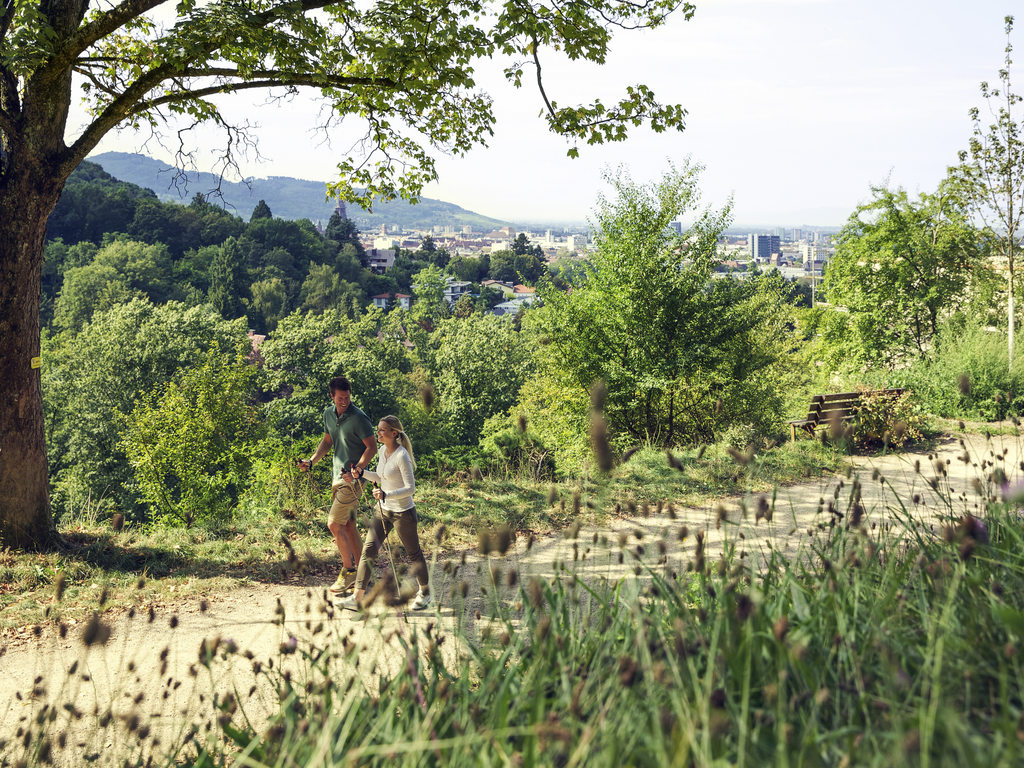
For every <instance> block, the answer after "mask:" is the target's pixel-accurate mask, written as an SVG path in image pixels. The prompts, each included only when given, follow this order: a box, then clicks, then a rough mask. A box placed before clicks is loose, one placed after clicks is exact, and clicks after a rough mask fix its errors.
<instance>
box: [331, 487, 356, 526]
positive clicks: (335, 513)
mask: <svg viewBox="0 0 1024 768" xmlns="http://www.w3.org/2000/svg"><path fill="white" fill-rule="evenodd" d="M364 485H365V481H363V480H357V481H356V482H355V483H345V482H341V483H338V484H337V485H335V486H333V487H332V488H331V510H330V511H329V512H328V513H327V525H329V526H330V525H333V524H335V523H337V524H338V525H345V524H346V523H348V521H349V520H351V519H353V518H354V517H355V514H356V507H358V506H359V498H360V497H361V496H362V495H363V486H364Z"/></svg>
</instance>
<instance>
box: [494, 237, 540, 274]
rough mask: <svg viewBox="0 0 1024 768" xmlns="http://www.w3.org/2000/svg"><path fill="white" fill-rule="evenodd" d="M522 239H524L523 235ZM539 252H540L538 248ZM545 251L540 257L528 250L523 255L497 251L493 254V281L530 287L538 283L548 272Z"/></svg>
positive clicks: (509, 251) (511, 251)
mask: <svg viewBox="0 0 1024 768" xmlns="http://www.w3.org/2000/svg"><path fill="white" fill-rule="evenodd" d="M521 237H524V236H522V235H521ZM537 250H540V248H539V247H538V248H537ZM543 255H544V254H543V251H542V252H541V254H540V255H539V256H538V255H537V253H535V252H534V251H533V250H532V249H529V248H527V249H526V250H525V251H524V252H523V253H516V252H515V251H514V250H508V251H497V252H496V253H492V254H491V262H490V274H491V279H492V280H501V281H502V282H508V283H518V282H522V283H525V284H528V285H533V284H534V283H536V282H537V281H538V280H539V279H540V278H541V276H542V275H544V274H545V273H546V272H547V265H546V264H545V263H544V258H543Z"/></svg>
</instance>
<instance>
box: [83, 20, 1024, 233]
mask: <svg viewBox="0 0 1024 768" xmlns="http://www.w3.org/2000/svg"><path fill="white" fill-rule="evenodd" d="M696 5H697V11H696V14H695V16H694V18H693V20H692V21H689V22H686V21H684V20H683V19H682V17H679V18H674V19H672V20H671V21H670V22H669V23H668V24H667V25H666V26H665V27H663V28H661V29H658V30H651V31H645V32H640V33H637V32H634V33H623V34H620V35H619V36H618V38H617V39H616V41H615V42H614V44H613V47H612V54H611V56H610V57H609V61H608V64H607V65H606V66H604V67H597V66H579V65H573V66H567V65H566V63H565V62H559V61H555V60H551V61H549V62H548V64H547V65H546V70H545V87H546V88H547V89H548V93H549V95H550V96H551V97H552V98H554V99H556V100H558V101H559V102H561V103H571V102H574V101H577V100H589V99H592V98H594V97H597V98H601V99H602V100H603V101H605V102H606V103H607V102H609V101H612V100H613V99H615V98H616V97H617V95H618V94H620V93H621V92H622V91H623V90H624V88H625V87H626V86H627V85H633V84H636V83H646V84H648V85H650V86H651V87H652V88H653V89H654V91H655V93H656V94H657V96H658V98H659V99H660V100H661V101H663V102H673V103H680V104H682V105H683V106H684V107H685V108H686V109H687V110H688V117H687V129H686V130H685V131H684V132H682V133H677V134H671V135H669V134H655V133H653V132H651V131H649V130H646V129H634V130H633V132H632V134H631V137H630V139H629V140H628V141H627V142H625V143H621V144H611V145H605V146H599V147H588V146H581V147H580V158H579V159H576V160H573V159H570V158H568V157H566V150H567V149H568V145H567V144H566V143H565V142H564V141H563V140H561V139H559V138H558V137H556V136H553V135H550V134H548V133H547V132H546V130H545V129H544V123H543V121H542V119H540V118H539V117H537V114H538V112H539V110H540V106H541V104H540V97H539V95H538V94H537V93H536V90H535V89H534V88H531V87H526V86H524V88H523V89H521V90H519V91H516V90H515V89H513V88H512V87H511V86H509V85H507V84H505V83H504V82H503V80H502V78H501V77H500V74H499V73H500V65H497V66H491V67H488V68H484V67H481V69H480V70H479V74H480V77H479V81H478V82H479V84H480V85H481V86H482V87H484V88H485V89H486V90H488V91H489V92H490V93H491V95H492V96H493V97H494V100H495V112H496V115H497V118H498V123H497V126H496V128H495V136H494V137H493V138H492V140H491V142H490V147H488V148H478V149H476V150H473V151H472V152H470V153H469V155H467V156H466V157H464V158H450V157H438V159H437V168H438V173H439V176H440V179H439V181H438V182H435V183H432V184H430V185H428V186H427V187H426V188H425V189H424V192H423V194H424V195H425V196H427V197H431V198H436V199H441V200H445V201H448V202H452V203H455V204H457V205H460V206H462V207H464V208H467V209H469V210H473V211H475V212H477V213H481V214H484V215H487V216H492V217H494V218H500V219H503V220H508V221H517V222H522V223H543V222H580V221H584V220H586V219H587V218H588V216H589V213H590V211H591V210H592V209H593V208H594V205H595V202H596V200H597V198H598V195H599V194H601V193H603V194H606V195H607V194H608V193H609V187H608V186H607V185H606V184H604V183H603V182H602V178H601V177H602V172H603V171H604V170H611V169H614V168H616V167H619V166H622V167H624V168H625V169H626V170H627V171H628V172H629V173H630V175H631V176H632V177H633V178H634V180H636V181H651V180H654V179H657V178H658V177H660V175H661V174H662V173H663V172H664V171H665V170H666V169H667V167H668V163H669V161H673V162H676V163H681V162H683V161H684V159H685V158H686V157H690V158H692V160H693V162H696V163H699V164H702V165H704V166H705V169H706V170H705V172H704V174H703V175H702V178H701V185H700V186H701V188H702V190H703V191H704V197H703V201H702V202H703V204H707V205H711V206H713V207H716V208H717V207H721V206H722V205H723V204H724V203H725V202H726V200H727V199H728V198H729V196H730V195H732V197H733V201H734V207H733V222H734V225H735V226H738V227H749V228H751V229H758V228H770V227H776V226H781V227H799V226H838V225H841V224H842V223H843V221H845V219H846V218H847V217H848V216H849V214H850V213H852V211H853V210H854V208H855V207H856V205H857V204H858V203H861V202H864V201H866V200H867V199H868V197H869V195H870V187H871V186H872V185H877V184H881V183H886V182H887V181H888V182H889V183H891V184H893V185H899V186H903V187H905V188H906V189H907V190H908V191H909V192H911V193H913V194H916V193H918V192H923V191H931V190H933V189H934V188H935V186H936V185H937V184H938V182H939V180H940V179H941V178H942V176H943V175H944V173H945V169H946V167H947V166H948V165H949V164H951V163H953V162H955V160H956V153H957V151H958V150H960V149H963V148H965V147H966V146H967V142H968V139H969V136H970V131H971V124H970V120H969V118H968V110H969V109H970V108H971V107H973V106H981V105H982V102H981V97H980V94H979V84H980V82H981V81H983V80H988V81H995V80H996V77H997V73H998V71H999V68H1000V67H1001V65H1002V61H1003V55H1004V54H1003V48H1004V45H1005V37H1004V34H1003V18H1004V16H1005V15H1006V14H1007V13H1008V12H1009V11H1010V10H1011V9H1010V8H1007V7H1006V6H1007V4H1006V3H995V2H990V1H989V0H982V1H981V2H976V3H973V4H971V5H970V6H968V5H967V4H964V3H957V2H956V1H955V0H941V1H940V2H931V3H927V4H926V3H923V2H911V1H910V0H903V1H902V2H901V1H900V0H897V1H896V2H893V3H882V2H880V1H879V0H867V1H866V2H862V3H858V4H855V5H854V4H846V3H840V2H836V1H835V0H771V1H765V0H708V2H698V3H697V4H696ZM1012 41H1013V43H1014V44H1015V45H1022V44H1024V31H1022V30H1020V29H1018V30H1017V31H1015V33H1014V36H1013V38H1012ZM1018 70H1019V67H1016V66H1015V68H1014V71H1015V73H1016V72H1017V71H1018ZM527 80H529V78H527ZM1018 90H1024V83H1021V84H1020V85H1019V86H1018ZM224 106H225V112H226V114H227V115H228V116H229V117H231V118H235V119H236V120H238V121H240V122H241V121H244V120H250V121H253V122H258V123H259V124H260V125H261V128H260V129H259V130H258V131H257V135H258V137H259V140H260V153H261V154H262V155H263V156H264V157H265V158H266V161H264V162H256V161H254V160H253V159H251V158H250V159H249V160H248V161H244V162H243V163H242V164H241V167H242V171H243V173H244V174H245V175H247V176H254V177H266V176H292V177H296V178H306V179H316V180H324V181H326V180H328V179H329V178H330V176H331V171H332V170H333V166H334V162H332V158H336V157H338V156H340V154H341V153H342V151H343V150H344V149H345V148H346V147H347V146H348V145H349V142H350V137H346V136H344V135H341V136H338V137H337V138H336V139H335V140H334V141H333V142H332V143H331V145H330V146H327V145H324V144H320V143H318V142H320V141H321V139H320V138H318V137H315V136H313V135H311V134H308V135H307V134H305V132H304V131H297V128H296V122H298V123H299V124H302V125H313V124H314V123H315V121H316V117H317V114H318V109H319V108H318V107H316V106H314V102H313V101H312V100H306V99H299V100H297V101H296V102H294V103H292V104H291V105H286V106H284V107H281V106H274V105H271V104H266V103H263V102H258V105H254V104H251V103H249V104H248V105H247V104H246V103H245V102H242V101H234V102H232V101H225V102H224ZM72 129H73V126H72ZM297 135H298V136H304V137H306V139H307V140H306V141H302V140H296V136H297ZM197 139H198V140H199V142H200V144H201V146H202V147H203V148H213V147H219V146H220V143H219V141H218V139H219V137H218V136H217V135H216V134H215V133H213V132H206V131H203V132H200V133H198V134H197ZM142 142H143V139H142V137H140V136H138V135H133V134H132V133H131V132H123V133H121V134H115V135H112V136H110V137H108V138H107V139H106V140H105V141H104V142H102V144H101V145H100V147H99V148H98V150H97V152H103V151H110V150H115V151H125V152H136V151H142V152H146V153H147V154H150V155H151V156H154V157H157V158H158V159H162V160H165V161H166V160H170V159H171V153H170V152H169V151H166V150H161V149H160V148H159V147H158V146H157V145H155V144H153V143H152V142H150V143H148V144H146V145H145V146H143V144H142ZM204 159H208V161H209V165H210V166H211V167H212V165H213V156H212V154H210V155H209V157H208V158H207V153H206V152H201V153H200V154H199V155H198V157H197V162H198V164H199V165H200V170H209V169H210V168H208V167H203V165H202V164H203V162H204Z"/></svg>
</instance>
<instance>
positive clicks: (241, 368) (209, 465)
mask: <svg viewBox="0 0 1024 768" xmlns="http://www.w3.org/2000/svg"><path fill="white" fill-rule="evenodd" d="M255 376H256V370H255V368H254V367H253V366H252V365H251V364H249V363H248V362H246V359H245V357H244V356H242V355H241V354H239V355H237V356H235V357H233V358H232V357H227V356H223V355H220V354H219V353H217V352H216V351H215V350H212V349H211V350H210V351H209V352H208V353H207V356H206V360H205V361H204V362H203V363H202V364H200V365H199V366H197V367H195V368H192V369H190V370H187V371H186V372H185V373H184V374H183V375H182V377H181V380H180V381H178V382H173V381H172V382H171V383H170V384H168V386H167V388H166V389H165V390H164V391H163V392H161V393H160V395H159V396H158V397H156V398H154V399H153V400H152V401H151V402H148V403H147V402H141V403H139V404H138V405H136V407H135V408H134V410H132V412H131V414H130V415H129V416H128V418H127V419H126V424H125V429H124V431H123V432H122V433H121V443H120V447H121V448H122V449H123V450H124V451H125V453H126V454H127V456H128V460H129V461H130V462H131V466H132V468H133V469H134V471H135V479H136V482H138V485H139V491H140V493H141V495H142V497H143V499H145V500H146V501H147V502H148V503H149V504H150V507H151V509H152V510H153V512H154V515H153V517H154V519H155V520H157V521H158V522H167V523H174V524H184V525H185V526H191V525H192V524H193V523H196V522H200V521H212V520H216V519H218V518H224V517H227V516H228V515H229V514H230V512H231V508H232V507H233V506H234V504H235V503H236V502H237V500H238V497H239V495H240V494H241V492H242V491H243V490H244V489H245V487H246V486H247V485H248V481H249V472H250V468H251V462H252V452H253V449H254V447H255V445H256V443H257V441H258V440H259V439H260V438H261V437H262V432H263V421H262V420H261V419H260V418H259V410H258V409H257V407H256V406H255V405H254V404H253V403H252V402H251V399H252V394H253V392H254V390H255V381H254V379H255Z"/></svg>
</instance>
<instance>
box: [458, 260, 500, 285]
mask: <svg viewBox="0 0 1024 768" xmlns="http://www.w3.org/2000/svg"><path fill="white" fill-rule="evenodd" d="M489 266H490V262H489V261H488V262H487V264H486V265H485V264H484V262H483V259H479V258H474V257H472V256H458V257H456V258H454V259H452V260H451V261H450V262H449V263H448V271H449V272H451V273H452V274H453V275H454V276H455V277H456V278H458V279H459V280H465V281H466V282H470V283H479V282H480V281H481V280H485V279H486V278H487V269H488V267H489Z"/></svg>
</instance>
